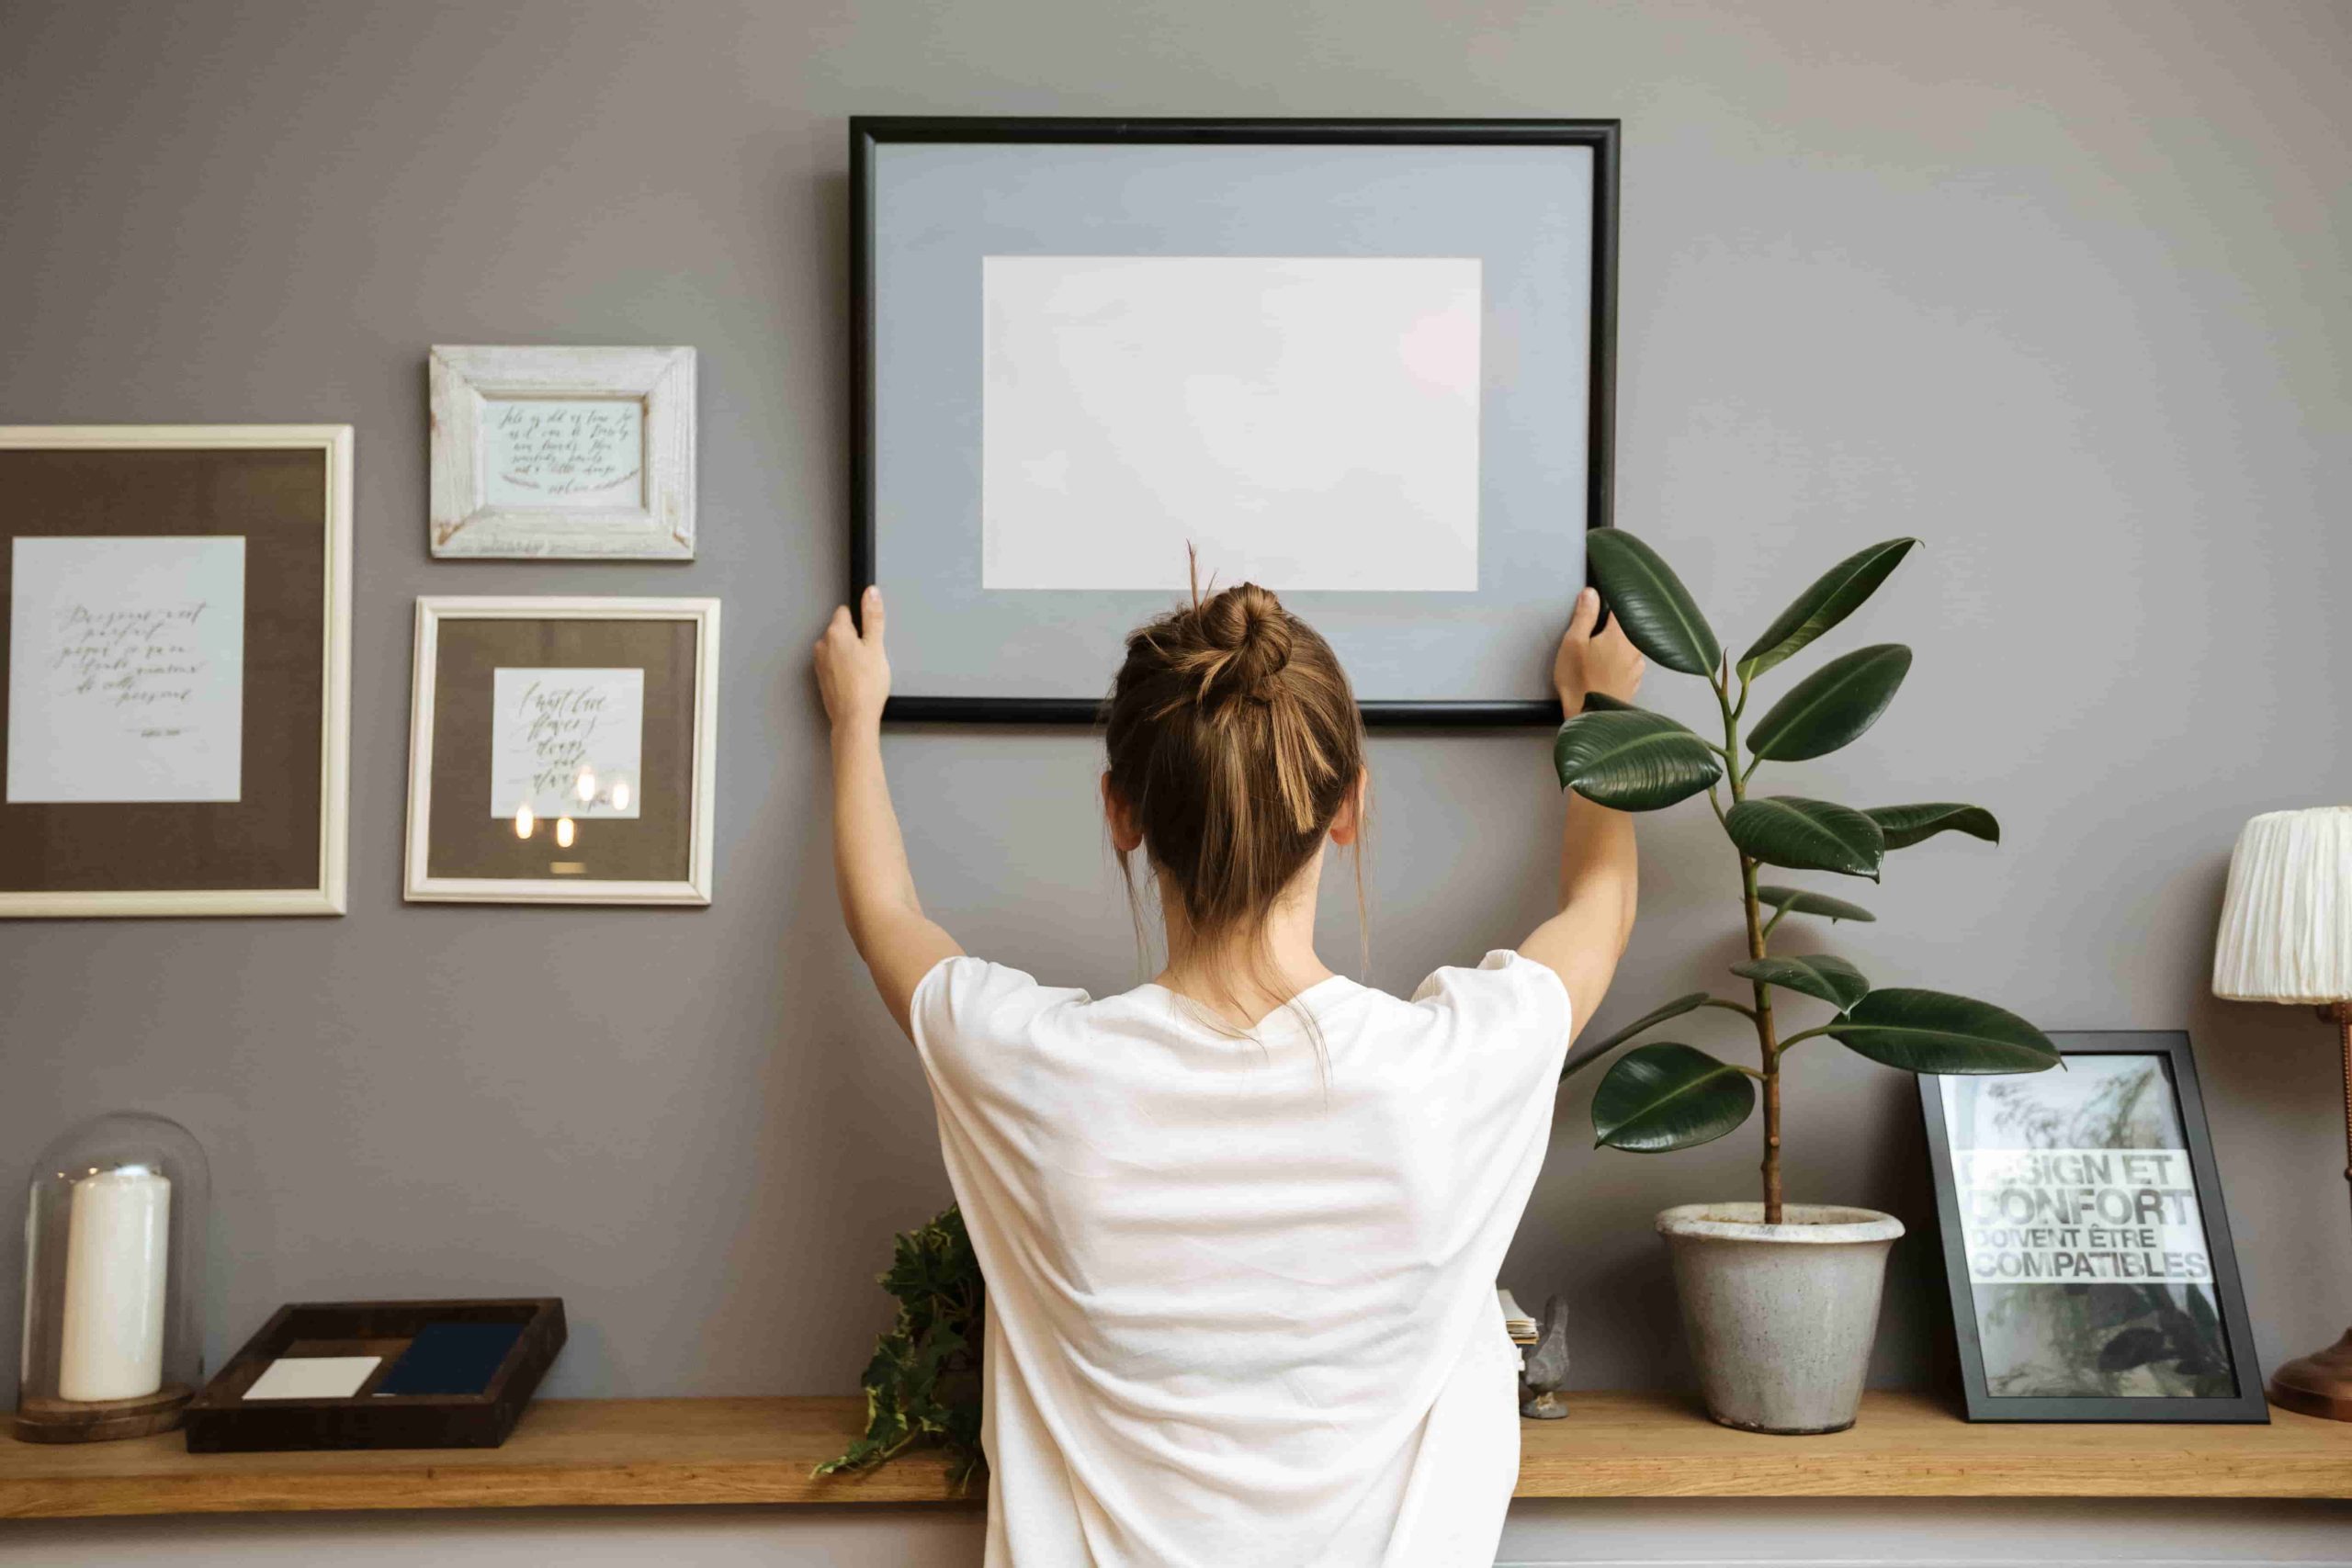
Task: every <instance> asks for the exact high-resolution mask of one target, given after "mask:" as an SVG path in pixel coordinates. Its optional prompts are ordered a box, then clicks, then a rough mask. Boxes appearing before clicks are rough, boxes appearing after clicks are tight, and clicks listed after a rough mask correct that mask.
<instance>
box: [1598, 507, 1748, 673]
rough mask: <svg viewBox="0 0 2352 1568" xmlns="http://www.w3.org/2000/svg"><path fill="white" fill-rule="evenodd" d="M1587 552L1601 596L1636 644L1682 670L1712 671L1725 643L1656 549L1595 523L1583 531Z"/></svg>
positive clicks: (1620, 530) (1618, 530)
mask: <svg viewBox="0 0 2352 1568" xmlns="http://www.w3.org/2000/svg"><path fill="white" fill-rule="evenodd" d="M1584 549H1585V556H1586V558H1587V559H1589V561H1590V562H1591V563H1592V576H1593V581H1596V582H1598V583H1599V584H1600V594H1601V597H1602V598H1604V599H1606V600H1608V601H1609V607H1610V609H1611V611H1613V612H1615V614H1616V616H1617V618H1618V619H1619V620H1621V621H1623V623H1624V624H1625V635H1626V636H1627V637H1630V638H1632V639H1633V643H1634V647H1635V648H1638V649H1641V650H1642V651H1643V652H1644V653H1645V654H1647V655H1649V656H1650V657H1651V658H1652V659H1655V660H1657V661H1658V662H1659V663H1660V664H1663V665H1665V666H1666V667H1667V668H1668V670H1679V671H1681V672H1682V673H1683V674H1685V675H1713V673H1714V672H1715V666H1716V665H1718V664H1720V663H1722V662H1723V657H1724V650H1723V646H1722V645H1721V644H1720V643H1718V642H1716V641H1715V634H1714V631H1713V628H1712V627H1710V626H1708V625H1707V617H1706V616H1704V615H1701V614H1700V613H1699V604H1698V601H1696V600H1694V599H1692V598H1691V591H1690V590H1689V589H1687V588H1685V587H1683V586H1682V580H1681V579H1680V578H1679V577H1677V576H1675V575H1674V569H1673V568H1672V567H1670V566H1668V565H1667V564H1666V562H1665V561H1663V560H1661V559H1660V558H1658V553H1657V551H1656V550H1654V549H1652V548H1650V547H1648V546H1647V545H1645V544H1644V543H1642V542H1641V540H1639V539H1637V538H1635V537H1634V536H1633V535H1631V534H1628V533H1626V532H1625V531H1624V530H1623V528H1595V529H1592V530H1591V531H1590V532H1589V533H1587V534H1586V535H1585V536H1584Z"/></svg>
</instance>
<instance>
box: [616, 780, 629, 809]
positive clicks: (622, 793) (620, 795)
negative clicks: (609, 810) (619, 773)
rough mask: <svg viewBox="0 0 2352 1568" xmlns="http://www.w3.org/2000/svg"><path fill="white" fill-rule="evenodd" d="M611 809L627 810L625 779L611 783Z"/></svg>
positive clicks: (626, 783)
mask: <svg viewBox="0 0 2352 1568" xmlns="http://www.w3.org/2000/svg"><path fill="white" fill-rule="evenodd" d="M613 809H614V810H616V811H627V810H628V780H627V779H615V780H614V781H613Z"/></svg>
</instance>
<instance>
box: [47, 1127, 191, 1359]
mask: <svg viewBox="0 0 2352 1568" xmlns="http://www.w3.org/2000/svg"><path fill="white" fill-rule="evenodd" d="M171 1215H172V1184H171V1181H170V1179H168V1178H166V1177H164V1176H161V1175H158V1174H157V1173H156V1172H154V1171H152V1170H150V1169H148V1168H146V1167H144V1166H137V1165H127V1166H124V1167H123V1168H120V1169H119V1170H107V1171H100V1172H98V1173H97V1174H96V1175H94V1176H85V1177H84V1178H82V1179H80V1180H79V1181H76V1182H75V1183H74V1202H73V1210H72V1213H71V1215H70V1217H69V1219H68V1222H67V1231H66V1238H65V1323H64V1341H63V1345H62V1359H61V1364H60V1366H59V1368H58V1378H57V1392H58V1393H59V1394H60V1395H61V1396H62V1397H63V1398H66V1399H74V1400H99V1399H139V1398H142V1397H144V1396H145V1395H147V1394H151V1393H154V1392H155V1391H156V1390H158V1389H160V1388H162V1387H163V1386H164V1269H165V1268H166V1266H167V1262H168V1258H169V1254H170V1251H171Z"/></svg>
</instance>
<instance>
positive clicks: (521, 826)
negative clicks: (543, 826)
mask: <svg viewBox="0 0 2352 1568" xmlns="http://www.w3.org/2000/svg"><path fill="white" fill-rule="evenodd" d="M538 825H539V818H538V815H537V813H536V812H534V811H533V810H532V809H531V803H530V802H529V801H527V800H526V801H525V802H524V803H523V804H522V805H520V806H518V807H515V837H516V838H518V839H527V838H529V837H530V836H531V829H534V828H536V827H537V826H538Z"/></svg>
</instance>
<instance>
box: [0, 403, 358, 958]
mask: <svg viewBox="0 0 2352 1568" xmlns="http://www.w3.org/2000/svg"><path fill="white" fill-rule="evenodd" d="M351 460H352V436H351V427H350V426H349V425H341V424H302V425H257V424H256V425H239V424H159V425H14V426H0V606H5V607H6V615H7V621H8V629H7V636H6V640H5V644H0V657H5V660H6V673H5V678H0V704H5V710H0V750H5V771H6V786H5V792H4V793H0V916H20V917H21V916H107V915H339V914H341V913H343V911H344V901H345V839H346V826H345V802H346V798H347V793H348V774H349V765H350V764H349V757H350V728H351V720H350V620H351Z"/></svg>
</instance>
